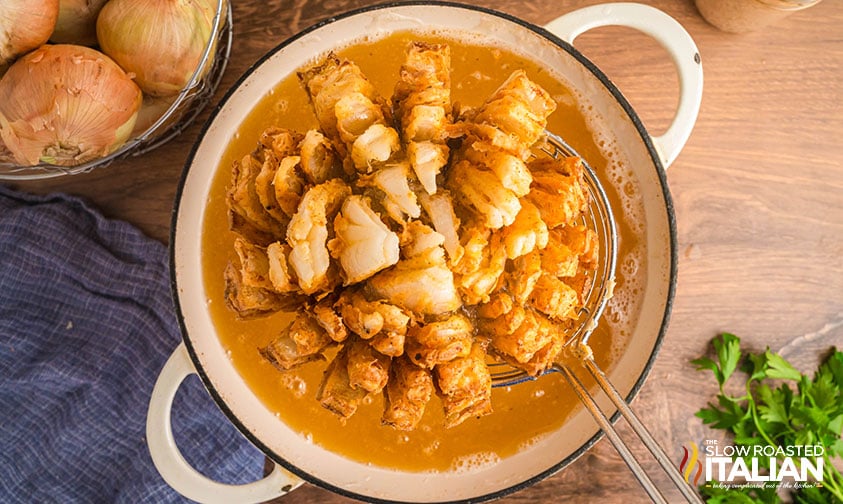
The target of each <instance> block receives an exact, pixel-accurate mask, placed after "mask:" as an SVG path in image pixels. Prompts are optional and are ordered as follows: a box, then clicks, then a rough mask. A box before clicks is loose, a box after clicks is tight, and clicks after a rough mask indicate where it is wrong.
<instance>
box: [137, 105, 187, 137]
mask: <svg viewBox="0 0 843 504" xmlns="http://www.w3.org/2000/svg"><path fill="white" fill-rule="evenodd" d="M176 98H177V97H176V96H149V95H144V97H143V103H141V107H140V110H139V111H138V120H137V121H135V129H134V131H133V132H132V136H137V135H140V134H142V133H143V132H145V131H146V130H148V129H149V128H151V127H152V126H154V125H155V123H156V122H157V121H158V119H160V118H161V116H163V115H164V114H166V113H167V111H169V110H170V107H172V106H173V103H175V101H176ZM176 110H178V109H176ZM178 118H179V115H178V114H171V115H170V117H168V118H167V120H166V121H164V122H163V123H162V124H161V125H160V126H159V128H160V129H159V130H157V131H164V130H166V129H167V128H168V127H170V126H171V125H172V124H173V122H174V121H175V120H176V119H178Z"/></svg>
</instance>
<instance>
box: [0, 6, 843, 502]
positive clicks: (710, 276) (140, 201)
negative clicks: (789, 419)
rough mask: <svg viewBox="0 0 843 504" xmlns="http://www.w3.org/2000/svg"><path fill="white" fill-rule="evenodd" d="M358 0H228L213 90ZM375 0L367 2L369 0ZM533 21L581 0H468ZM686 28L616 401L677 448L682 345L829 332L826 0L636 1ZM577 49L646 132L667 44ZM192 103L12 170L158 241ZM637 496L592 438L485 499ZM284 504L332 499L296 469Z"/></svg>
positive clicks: (833, 270)
mask: <svg viewBox="0 0 843 504" xmlns="http://www.w3.org/2000/svg"><path fill="white" fill-rule="evenodd" d="M472 1H476V0H472ZM367 3H370V2H368V1H359V2H354V1H348V0H334V1H331V2H324V1H321V0H295V1H289V0H270V1H269V2H267V1H265V0H233V9H234V10H233V12H234V45H233V47H232V50H231V59H230V62H229V65H228V68H227V71H226V74H225V76H224V78H223V81H222V85H221V87H220V89H219V90H218V91H217V93H216V96H215V98H214V103H216V102H217V101H218V100H219V99H220V98H221V97H222V95H223V93H224V91H225V90H226V89H227V88H228V87H229V86H231V85H232V84H233V83H234V81H235V80H236V79H237V78H238V77H239V76H240V75H241V74H242V73H243V72H244V71H245V70H246V69H247V68H248V67H249V66H250V65H252V64H253V63H254V62H255V61H256V60H257V59H258V58H259V57H260V56H261V55H262V54H263V53H264V52H266V51H267V50H269V49H270V48H272V47H273V46H275V45H276V44H278V43H279V42H281V41H282V40H284V39H285V38H287V37H288V36H290V35H292V34H294V33H296V32H298V31H299V30H301V29H303V28H306V27H308V26H310V25H311V24H313V23H316V22H318V21H321V20H323V19H325V18H327V17H330V16H332V15H335V14H339V13H341V12H344V11H346V10H349V9H351V8H356V7H361V6H363V5H365V4H367ZM371 3H374V2H371ZM476 3H478V4H483V5H485V6H487V7H491V8H494V9H498V10H501V11H504V12H508V13H511V14H514V15H518V16H520V17H522V18H524V19H526V20H528V21H530V22H533V23H536V24H544V23H547V22H548V21H550V20H552V19H554V18H555V17H557V16H559V15H561V14H564V13H566V12H569V11H571V10H573V9H575V8H577V7H581V6H585V5H590V4H595V3H599V1H597V0H531V1H529V2H522V1H520V0H486V1H484V2H476ZM644 3H647V4H651V5H653V6H656V7H658V8H660V9H662V10H663V11H665V12H667V13H668V14H670V15H671V16H673V17H674V18H676V19H677V20H679V21H680V22H681V23H682V24H683V25H684V27H685V28H686V29H687V30H688V32H690V34H691V35H692V37H693V38H694V39H695V41H696V43H697V45H698V46H699V49H700V54H701V56H702V62H703V69H704V72H705V87H704V93H703V101H702V108H701V110H700V114H699V119H698V121H697V124H696V127H695V129H694V131H693V133H692V135H691V138H690V140H689V141H688V143H687V145H686V146H685V149H684V150H683V151H682V153H681V154H680V156H679V158H678V159H677V160H676V162H675V163H674V164H673V166H672V167H671V168H670V170H669V174H668V180H669V184H670V189H671V192H672V195H673V198H674V202H675V207H676V221H677V226H678V233H679V234H678V241H679V247H680V248H679V259H680V264H679V277H678V286H677V291H676V298H675V304H674V308H673V312H672V317H671V322H670V327H669V330H668V332H667V335H666V339H665V342H664V345H663V347H662V350H661V352H660V354H659V355H658V359H657V360H656V363H655V367H654V368H653V370H652V373H651V374H650V377H649V379H648V381H647V383H646V384H645V386H644V388H643V390H642V391H641V393H640V394H639V396H638V397H637V398H636V400H635V401H634V402H633V407H634V409H635V410H637V411H638V412H639V413H640V415H641V416H642V418H643V420H644V422H645V423H646V424H647V425H649V426H651V427H652V430H653V432H654V434H655V436H656V438H657V439H658V440H659V441H660V442H661V443H662V444H663V445H664V446H665V447H666V449H667V451H668V453H669V454H671V456H673V457H675V458H676V460H677V461H678V457H679V453H680V451H681V446H682V444H683V443H687V442H688V441H692V440H693V441H700V440H702V439H705V438H706V437H708V436H710V435H711V434H712V433H711V432H710V431H709V430H708V429H707V428H706V427H705V426H703V425H702V423H701V421H700V420H699V419H697V418H695V417H694V415H693V414H694V412H695V411H696V410H698V409H699V408H701V407H702V406H704V405H705V403H706V402H707V401H708V400H711V399H712V398H713V397H714V394H715V393H716V386H715V385H714V383H713V380H712V379H711V378H710V377H709V376H708V375H703V374H701V373H698V372H695V371H694V370H693V367H692V366H691V365H690V364H689V362H688V361H689V360H690V359H692V358H695V357H697V356H700V355H701V354H703V353H705V352H706V349H707V345H708V342H709V340H710V339H711V338H712V337H714V336H715V335H717V334H718V333H719V332H722V331H730V332H734V333H736V334H737V335H739V336H741V337H742V339H743V341H744V343H745V344H746V345H747V347H749V348H752V349H755V350H763V348H764V347H766V346H769V347H770V348H772V349H773V350H776V351H781V352H782V353H783V354H784V355H785V356H786V357H788V358H790V359H793V360H794V362H796V363H797V364H798V365H799V367H801V368H802V370H803V371H807V370H809V369H813V367H814V366H815V365H816V360H817V358H818V356H819V355H820V354H821V353H822V352H823V351H825V350H827V349H828V348H829V347H830V346H832V345H834V344H837V345H838V346H843V345H841V343H843V31H841V29H840V26H843V1H840V0H825V1H824V2H821V3H820V4H818V5H816V6H815V7H812V8H810V9H807V10H805V11H802V12H799V13H796V14H793V15H792V16H790V17H789V18H787V19H785V20H783V21H781V22H779V23H777V24H776V25H774V26H770V27H768V28H765V29H763V30H761V31H757V32H754V33H748V34H741V35H733V34H727V33H723V32H720V31H718V30H717V29H715V28H713V27H712V26H710V25H708V24H707V23H706V22H705V21H704V20H703V19H702V18H701V17H700V15H699V13H698V12H697V10H696V8H695V6H694V4H693V0H645V1H644ZM577 47H578V48H579V49H580V50H581V51H582V52H583V53H584V54H585V55H586V56H587V57H589V58H590V59H592V60H593V61H594V62H595V63H597V65H598V66H600V67H601V68H602V69H603V70H604V71H605V73H606V74H607V75H608V76H609V77H610V78H612V79H613V80H614V81H615V83H616V84H617V85H618V87H619V88H620V89H621V91H622V92H623V93H624V94H625V95H626V96H627V97H628V99H629V100H630V102H631V103H632V106H633V107H634V108H635V109H636V111H637V112H638V114H639V115H640V116H641V117H642V119H643V121H644V123H645V125H646V126H647V128H648V129H649V131H650V132H651V133H652V134H658V133H660V132H661V131H662V130H663V129H664V128H666V126H667V124H668V123H669V121H670V119H671V117H672V114H673V112H674V107H675V101H676V98H677V96H678V83H677V82H678V81H677V78H676V76H675V73H674V70H673V66H672V65H671V64H670V63H669V61H668V58H667V54H666V52H664V50H663V49H662V48H661V47H660V46H659V45H658V44H656V43H655V42H653V41H652V40H650V39H648V38H647V37H645V36H644V35H641V34H639V33H637V32H634V31H632V30H630V29H626V28H601V29H597V30H594V31H593V32H589V33H587V34H585V35H583V36H582V37H580V38H579V39H577ZM208 115H209V111H208V110H205V111H204V112H203V113H202V114H201V116H200V118H199V122H197V123H194V124H193V125H192V126H191V127H190V128H189V129H187V130H186V131H185V132H184V133H183V134H182V135H181V136H180V137H178V138H177V139H175V140H173V141H171V142H170V143H168V144H166V145H164V146H162V147H160V148H158V149H157V150H155V151H153V152H151V153H149V154H147V155H145V156H143V157H142V158H140V159H129V160H123V161H119V162H117V163H114V164H113V165H111V166H110V167H108V168H106V169H102V170H100V171H95V172H93V173H88V174H83V175H77V176H72V177H64V178H58V179H52V180H47V181H38V182H19V183H13V184H11V185H13V186H14V187H17V188H20V189H23V190H28V191H32V192H39V193H43V192H51V191H65V192H69V193H72V194H77V195H82V196H84V197H86V198H88V199H90V200H91V201H92V202H93V203H94V204H95V205H96V206H98V207H99V208H100V209H101V210H102V211H103V212H104V213H105V214H106V215H107V216H109V217H114V218H120V219H125V220H128V221H129V222H132V223H134V224H136V225H137V226H139V227H140V228H141V229H142V230H143V231H145V232H146V233H147V234H148V235H150V236H152V237H154V238H156V239H158V240H161V241H163V242H166V241H167V239H168V233H169V225H170V212H171V208H172V204H173V198H174V194H175V191H176V185H177V182H178V179H179V176H180V174H181V171H182V166H183V164H184V161H185V159H186V157H187V154H188V151H189V149H190V147H191V145H192V143H193V142H194V141H195V139H196V137H197V135H198V132H199V130H200V123H201V122H203V121H204V120H205V119H206V118H207V117H208ZM567 499H571V501H572V502H600V503H613V502H622V501H623V502H625V503H632V502H646V501H647V498H646V496H645V494H644V493H643V492H642V491H641V490H640V488H639V487H638V486H637V484H636V483H635V481H634V479H633V478H632V476H631V475H630V474H629V472H628V471H627V470H626V468H625V466H624V465H623V464H622V463H621V462H620V460H619V458H618V457H617V455H616V454H615V452H614V450H613V449H612V447H611V445H610V444H609V443H608V442H607V441H606V440H605V439H604V440H602V441H601V442H599V443H598V444H597V445H596V446H595V447H594V448H593V449H592V450H591V451H589V452H588V453H587V454H586V455H584V456H583V457H581V458H580V459H579V460H577V461H576V462H575V463H574V464H573V465H571V466H570V467H569V468H567V469H566V470H564V471H562V472H561V473H559V474H557V475H555V476H553V477H550V478H548V479H546V480H544V481H542V482H540V483H538V484H536V485H534V486H533V487H530V488H528V489H526V490H523V491H521V492H518V493H516V494H514V495H511V496H509V497H506V498H504V499H502V501H501V502H505V503H516V502H557V501H559V500H567ZM282 501H283V502H285V503H290V504H294V503H311V502H313V503H315V502H319V503H323V502H327V503H340V502H345V501H347V499H345V498H341V497H338V496H335V495H333V494H330V493H328V492H326V491H324V490H322V489H319V488H315V487H311V486H308V485H305V486H304V487H303V488H300V489H298V490H296V491H295V492H293V493H292V494H290V495H288V496H287V497H285V498H283V499H282Z"/></svg>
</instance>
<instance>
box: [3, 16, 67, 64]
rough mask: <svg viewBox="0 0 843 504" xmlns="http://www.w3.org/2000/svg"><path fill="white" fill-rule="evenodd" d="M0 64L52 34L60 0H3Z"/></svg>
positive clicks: (6, 62) (45, 39) (39, 43)
mask: <svg viewBox="0 0 843 504" xmlns="http://www.w3.org/2000/svg"><path fill="white" fill-rule="evenodd" d="M2 3H3V6H2V7H0V67H3V66H5V65H8V64H10V63H11V62H12V60H14V59H15V58H16V57H18V56H20V55H21V54H24V53H26V52H27V51H31V50H33V49H35V48H36V47H38V46H40V45H41V44H43V43H44V42H46V41H47V40H48V39H49V38H50V34H51V33H53V28H55V26H56V19H57V18H58V15H59V0H2Z"/></svg>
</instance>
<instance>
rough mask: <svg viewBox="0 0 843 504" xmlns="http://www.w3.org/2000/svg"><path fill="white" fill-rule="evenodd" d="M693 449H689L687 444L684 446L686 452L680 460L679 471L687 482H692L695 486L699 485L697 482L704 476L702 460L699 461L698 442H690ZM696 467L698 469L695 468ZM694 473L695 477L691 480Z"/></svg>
mask: <svg viewBox="0 0 843 504" xmlns="http://www.w3.org/2000/svg"><path fill="white" fill-rule="evenodd" d="M690 445H691V449H690V450H688V448H686V447H685V446H683V447H682V451H683V452H684V454H683V456H682V461H681V462H679V472H681V473H682V476H684V477H685V481H686V482H687V483H691V484H693V485H694V486H697V483H698V482H699V480H700V476H702V472H703V471H702V462H700V461H699V454H700V452H699V447H698V446H697V443H694V442H693V441H691V443H690ZM695 468H696V471H694V469H695ZM692 472H693V473H694V479H693V481H691V473H692Z"/></svg>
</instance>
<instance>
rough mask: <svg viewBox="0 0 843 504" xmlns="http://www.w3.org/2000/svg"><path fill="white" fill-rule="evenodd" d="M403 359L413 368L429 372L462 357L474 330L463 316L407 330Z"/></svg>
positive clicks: (469, 344) (471, 339)
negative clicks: (417, 367) (404, 356)
mask: <svg viewBox="0 0 843 504" xmlns="http://www.w3.org/2000/svg"><path fill="white" fill-rule="evenodd" d="M408 336H409V338H408V340H409V341H408V344H407V356H408V357H409V358H410V360H411V361H412V362H413V364H415V365H417V366H419V367H422V368H425V369H433V367H434V366H436V365H437V364H441V363H443V362H448V361H451V360H454V359H456V358H457V357H466V356H467V355H468V352H469V351H470V350H471V343H472V341H473V340H474V326H473V325H472V323H471V321H470V320H468V318H467V317H466V316H465V315H462V314H459V313H454V314H452V315H450V316H448V317H447V318H445V319H443V320H437V321H434V322H430V323H428V324H424V325H417V326H413V327H411V328H410V330H409V334H408Z"/></svg>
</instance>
